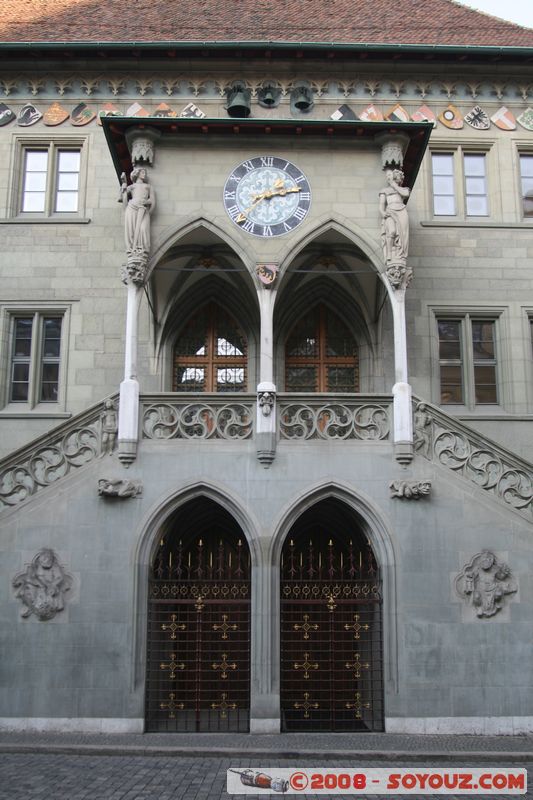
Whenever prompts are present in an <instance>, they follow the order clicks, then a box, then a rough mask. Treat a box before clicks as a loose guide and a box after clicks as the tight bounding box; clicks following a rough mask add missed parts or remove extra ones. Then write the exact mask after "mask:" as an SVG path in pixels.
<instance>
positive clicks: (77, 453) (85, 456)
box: [0, 395, 118, 511]
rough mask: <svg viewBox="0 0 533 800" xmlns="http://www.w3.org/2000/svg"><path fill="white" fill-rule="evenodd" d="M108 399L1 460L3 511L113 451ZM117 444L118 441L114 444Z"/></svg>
mask: <svg viewBox="0 0 533 800" xmlns="http://www.w3.org/2000/svg"><path fill="white" fill-rule="evenodd" d="M117 397H118V395H113V396H112V397H110V398H106V400H104V401H103V402H102V401H100V402H98V403H96V404H95V405H93V406H91V407H90V408H88V409H86V410H85V411H83V412H82V413H81V414H77V415H76V416H75V417H72V418H71V419H69V420H67V421H66V422H63V423H62V424H61V425H58V426H57V427H55V428H53V429H52V430H51V431H48V432H47V433H45V434H43V435H42V436H39V437H38V438H37V439H34V440H33V441H31V442H30V444H28V445H25V446H24V447H21V448H19V449H18V450H15V451H14V452H13V453H10V454H9V456H6V458H3V459H2V460H1V461H0V511H3V510H5V509H7V508H12V507H13V506H17V505H18V504H19V503H22V502H23V501H24V500H26V499H27V498H28V497H31V496H33V495H35V494H37V493H38V492H40V491H41V490H42V489H45V488H46V487H47V486H50V485H51V484H53V483H56V481H58V480H60V479H61V478H64V477H65V476H66V475H69V474H70V473H71V472H72V471H75V470H77V469H79V468H80V467H83V466H85V465H86V464H88V463H89V462H90V461H92V460H93V459H95V458H98V457H99V456H101V455H104V454H105V452H106V451H107V452H108V451H109V443H107V444H106V443H104V445H103V439H104V438H105V437H103V436H102V433H103V429H102V427H103V419H102V417H103V415H104V413H105V403H106V401H107V400H110V401H111V402H112V403H113V404H115V402H116V399H117ZM113 444H114V441H113Z"/></svg>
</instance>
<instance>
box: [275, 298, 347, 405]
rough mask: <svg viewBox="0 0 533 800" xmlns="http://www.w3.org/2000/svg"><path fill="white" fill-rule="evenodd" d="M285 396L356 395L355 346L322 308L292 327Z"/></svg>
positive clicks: (335, 318)
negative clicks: (310, 394) (341, 393)
mask: <svg viewBox="0 0 533 800" xmlns="http://www.w3.org/2000/svg"><path fill="white" fill-rule="evenodd" d="M285 390H286V391H287V392H358V391H359V357H358V350H357V343H356V341H355V339H354V337H353V336H352V334H351V333H350V331H349V330H348V327H347V326H346V325H345V324H344V322H342V320H340V319H339V317H338V316H337V315H336V314H334V313H333V311H331V310H330V309H329V308H327V307H326V306H324V305H318V306H315V308H313V309H312V310H311V311H309V312H308V313H307V314H305V315H304V316H303V317H302V318H301V319H300V320H299V321H298V322H297V323H296V325H295V326H294V328H293V329H292V331H291V332H290V334H289V337H288V339H287V341H286V344H285Z"/></svg>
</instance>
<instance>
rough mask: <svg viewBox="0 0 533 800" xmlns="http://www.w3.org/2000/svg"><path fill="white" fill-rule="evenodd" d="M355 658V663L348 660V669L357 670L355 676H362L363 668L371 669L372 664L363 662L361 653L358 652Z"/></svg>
mask: <svg viewBox="0 0 533 800" xmlns="http://www.w3.org/2000/svg"><path fill="white" fill-rule="evenodd" d="M353 658H354V660H353V664H350V663H349V662H348V661H347V662H346V669H353V670H355V672H354V678H360V677H361V670H362V669H369V668H370V664H361V656H360V655H359V653H356V654H355V655H354V657H353Z"/></svg>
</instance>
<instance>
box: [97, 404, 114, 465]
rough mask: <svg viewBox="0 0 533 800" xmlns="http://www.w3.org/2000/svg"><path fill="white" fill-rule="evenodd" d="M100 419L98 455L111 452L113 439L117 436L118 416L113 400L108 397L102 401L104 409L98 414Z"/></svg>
mask: <svg viewBox="0 0 533 800" xmlns="http://www.w3.org/2000/svg"><path fill="white" fill-rule="evenodd" d="M100 419H101V421H102V439H101V444H100V455H101V456H105V455H106V453H109V454H110V455H111V453H112V452H113V450H114V448H115V440H116V438H117V428H118V416H117V410H116V408H115V404H114V402H113V401H112V400H111V399H110V398H108V399H107V400H106V401H105V403H104V410H103V411H102V413H101V415H100Z"/></svg>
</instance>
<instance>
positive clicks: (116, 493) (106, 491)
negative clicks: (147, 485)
mask: <svg viewBox="0 0 533 800" xmlns="http://www.w3.org/2000/svg"><path fill="white" fill-rule="evenodd" d="M142 490H143V487H142V483H141V481H132V480H127V479H126V478H100V480H99V481H98V494H99V495H100V497H123V498H126V497H138V495H140V494H142Z"/></svg>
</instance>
